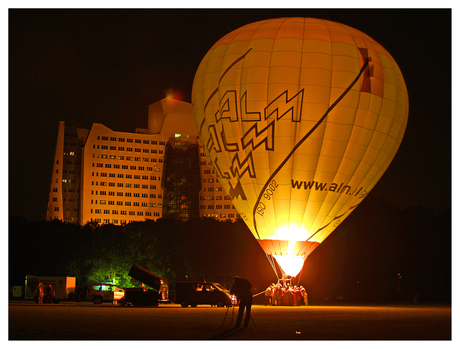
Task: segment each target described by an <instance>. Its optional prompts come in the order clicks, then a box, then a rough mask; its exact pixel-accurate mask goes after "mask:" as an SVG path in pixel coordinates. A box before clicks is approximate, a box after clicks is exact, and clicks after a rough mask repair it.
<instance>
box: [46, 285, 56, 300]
mask: <svg viewBox="0 0 460 349" xmlns="http://www.w3.org/2000/svg"><path fill="white" fill-rule="evenodd" d="M54 295H55V292H54V288H53V286H51V284H49V285H48V287H47V288H46V303H53V298H54Z"/></svg>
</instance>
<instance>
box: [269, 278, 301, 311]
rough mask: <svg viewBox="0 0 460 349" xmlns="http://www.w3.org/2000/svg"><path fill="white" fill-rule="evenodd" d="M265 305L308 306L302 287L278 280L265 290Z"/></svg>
mask: <svg viewBox="0 0 460 349" xmlns="http://www.w3.org/2000/svg"><path fill="white" fill-rule="evenodd" d="M264 294H265V305H293V306H300V305H308V294H307V291H306V290H305V288H304V287H303V286H295V285H291V284H289V283H288V282H286V281H283V280H280V281H278V283H276V284H274V283H272V284H271V285H270V286H268V287H267V289H266V290H265V293H264Z"/></svg>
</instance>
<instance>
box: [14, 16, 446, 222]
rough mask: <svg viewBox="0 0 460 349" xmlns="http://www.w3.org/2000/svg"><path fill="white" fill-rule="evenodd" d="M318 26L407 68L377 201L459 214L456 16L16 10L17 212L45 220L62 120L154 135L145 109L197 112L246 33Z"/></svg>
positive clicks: (403, 70)
mask: <svg viewBox="0 0 460 349" xmlns="http://www.w3.org/2000/svg"><path fill="white" fill-rule="evenodd" d="M294 16H299V17H316V18H323V19H328V20H332V21H337V22H340V23H343V24H346V25H349V26H351V27H354V28H356V29H359V30H361V31H363V32H364V33H366V34H368V35H369V36H371V37H372V38H373V39H375V40H376V41H378V42H379V43H380V44H382V45H383V46H384V47H385V48H386V49H387V50H388V51H389V52H390V54H391V55H392V56H393V57H394V58H395V60H396V62H397V63H398V64H399V66H400V68H401V70H402V73H403V76H404V78H405V81H406V84H407V88H408V91H409V106H410V107H409V123H408V127H407V130H406V135H405V137H404V139H403V143H402V145H401V148H400V150H399V152H398V153H397V155H396V157H395V159H394V161H393V163H392V164H391V165H390V167H389V169H388V170H387V172H386V173H385V175H384V176H383V177H382V179H381V180H380V182H379V183H378V184H377V185H376V187H375V188H374V190H373V191H372V192H371V195H375V196H379V197H383V198H384V199H385V200H387V201H390V202H393V203H396V204H399V205H401V207H406V206H408V205H414V206H428V207H430V208H432V209H433V211H434V212H435V213H438V212H440V211H441V210H443V209H446V208H450V207H451V157H452V153H451V82H452V80H451V65H452V62H451V54H452V52H451V40H452V38H451V11H450V10H431V9H430V10H387V9H380V10H318V9H311V10H308V9H302V10H293V9H290V10H279V9H277V10H261V9H258V10H197V9H194V10H178V9H172V10H159V9H153V10H23V9H18V10H14V9H13V10H9V28H8V29H9V100H8V103H9V105H8V108H9V110H8V112H9V119H8V120H9V121H8V123H9V125H8V142H9V144H8V147H9V154H8V156H9V163H8V167H9V179H8V181H9V183H8V188H9V193H8V196H9V214H12V215H22V216H24V217H26V218H28V219H29V220H41V219H44V217H45V213H46V206H47V200H48V191H49V186H50V178H51V169H52V162H53V157H54V148H55V144H56V136H57V128H58V122H59V121H61V120H63V121H65V122H66V124H67V125H69V126H75V127H84V128H90V127H91V125H92V124H93V123H95V122H98V123H102V124H104V125H106V126H107V127H109V128H111V129H113V130H115V131H126V132H134V130H135V128H146V127H147V112H148V106H149V104H151V103H154V102H156V101H158V100H160V99H162V98H164V97H165V91H166V90H168V89H173V90H176V91H180V93H181V94H182V96H183V100H185V101H187V102H190V95H191V88H192V83H193V77H194V74H195V71H196V69H197V67H198V65H199V63H200V61H201V59H202V58H203V57H204V55H205V54H206V52H207V51H208V49H209V48H210V47H211V46H212V45H213V44H214V43H215V42H216V41H217V40H218V39H220V38H221V37H222V36H224V35H225V34H227V33H229V32H230V31H232V30H234V29H237V28H239V27H241V26H243V25H245V24H248V23H251V22H255V21H258V20H263V19H268V18H275V17H294Z"/></svg>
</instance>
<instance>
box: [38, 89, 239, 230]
mask: <svg viewBox="0 0 460 349" xmlns="http://www.w3.org/2000/svg"><path fill="white" fill-rule="evenodd" d="M197 136H198V135H197V132H196V129H195V125H194V121H193V117H192V106H191V104H189V103H186V102H182V101H178V100H174V99H171V98H165V99H163V100H161V101H159V102H156V103H154V104H152V105H150V106H149V115H148V128H147V129H136V131H135V132H134V133H127V132H117V131H113V130H111V129H109V128H108V127H106V126H104V125H102V124H97V123H95V124H93V125H92V127H91V129H90V130H88V129H81V128H75V127H68V126H66V125H65V123H64V122H63V121H61V122H60V123H59V129H58V136H57V144H56V152H55V157H54V162H53V170H52V176H51V185H50V193H49V201H48V209H47V214H46V219H49V220H50V219H59V220H62V221H65V222H71V223H79V224H85V223H87V222H90V221H95V222H98V223H105V224H107V223H112V224H125V223H129V222H132V221H143V220H145V219H154V220H155V219H158V218H160V217H170V218H174V219H181V220H188V219H190V218H193V217H198V216H199V217H214V218H216V219H218V220H227V219H231V220H234V219H236V218H237V216H238V214H237V211H236V209H235V208H234V207H233V205H232V203H231V200H230V197H229V196H228V195H227V194H226V193H225V192H224V191H223V190H222V187H221V185H220V184H219V182H218V181H217V178H216V176H215V175H214V173H213V170H212V169H211V166H210V165H209V164H208V162H207V159H206V157H205V155H204V151H203V150H202V149H201V145H200V144H199V141H198V137H197Z"/></svg>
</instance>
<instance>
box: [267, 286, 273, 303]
mask: <svg viewBox="0 0 460 349" xmlns="http://www.w3.org/2000/svg"><path fill="white" fill-rule="evenodd" d="M265 305H272V286H268V287H267V289H266V290H265Z"/></svg>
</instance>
